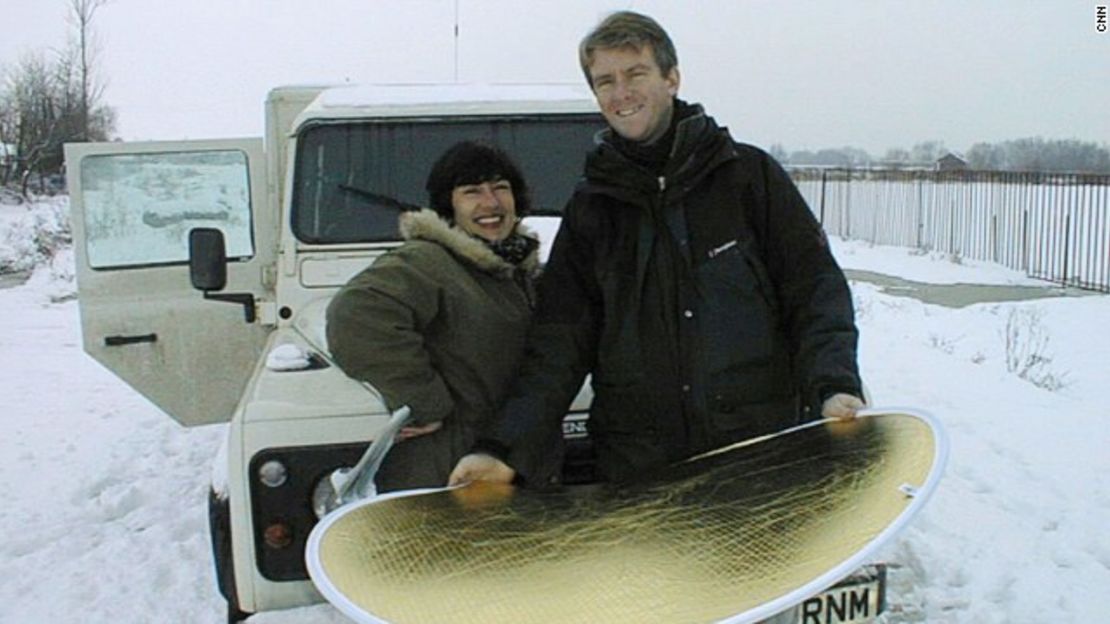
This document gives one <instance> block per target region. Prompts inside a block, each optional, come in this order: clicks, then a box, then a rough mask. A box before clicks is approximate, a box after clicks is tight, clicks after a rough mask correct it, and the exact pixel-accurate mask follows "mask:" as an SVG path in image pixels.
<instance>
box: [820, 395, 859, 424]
mask: <svg viewBox="0 0 1110 624" xmlns="http://www.w3.org/2000/svg"><path fill="white" fill-rule="evenodd" d="M863 406H864V403H863V401H861V400H860V398H859V397H856V396H852V395H850V394H844V393H840V394H834V395H832V396H831V397H829V398H827V399H825V402H824V403H822V404H821V416H822V417H824V418H836V419H838V420H851V419H853V418H855V417H856V412H858V411H859V410H861V409H863Z"/></svg>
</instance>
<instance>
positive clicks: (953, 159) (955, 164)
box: [936, 152, 967, 171]
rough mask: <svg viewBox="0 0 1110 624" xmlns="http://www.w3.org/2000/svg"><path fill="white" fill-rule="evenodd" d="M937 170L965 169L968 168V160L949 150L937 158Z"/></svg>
mask: <svg viewBox="0 0 1110 624" xmlns="http://www.w3.org/2000/svg"><path fill="white" fill-rule="evenodd" d="M936 170H937V171H965V170H967V161H966V160H964V159H963V158H960V157H959V156H957V155H955V154H953V153H952V152H948V153H947V154H945V155H944V156H941V157H940V158H938V159H937V162H936Z"/></svg>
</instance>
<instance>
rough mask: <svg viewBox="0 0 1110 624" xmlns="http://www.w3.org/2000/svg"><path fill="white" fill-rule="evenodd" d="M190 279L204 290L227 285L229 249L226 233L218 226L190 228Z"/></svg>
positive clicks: (221, 287)
mask: <svg viewBox="0 0 1110 624" xmlns="http://www.w3.org/2000/svg"><path fill="white" fill-rule="evenodd" d="M189 280H190V281H191V282H192V283H193V288H196V289H197V290H201V291H204V292H208V291H212V290H223V288H224V286H226V285H227V250H226V246H225V245H224V233H223V232H221V231H220V230H217V229H216V228H193V229H191V230H189Z"/></svg>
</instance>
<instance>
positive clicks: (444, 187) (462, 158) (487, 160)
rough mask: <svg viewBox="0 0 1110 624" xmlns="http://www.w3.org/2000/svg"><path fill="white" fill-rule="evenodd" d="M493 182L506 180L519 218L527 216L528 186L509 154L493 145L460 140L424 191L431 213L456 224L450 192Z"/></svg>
mask: <svg viewBox="0 0 1110 624" xmlns="http://www.w3.org/2000/svg"><path fill="white" fill-rule="evenodd" d="M494 180H507V181H508V182H509V184H511V185H512V186H513V203H514V204H515V206H516V214H517V216H518V217H523V216H525V215H527V214H528V211H529V209H530V208H531V197H530V196H529V193H528V184H527V183H525V181H524V176H523V175H521V173H520V169H518V168H517V166H516V164H514V163H513V161H512V160H511V159H510V158H509V157H508V155H506V154H505V152H502V151H501V150H499V149H497V148H496V147H493V146H492V145H485V144H483V143H475V142H474V141H461V142H459V143H456V144H454V145H452V146H451V147H450V148H448V149H447V151H446V152H444V153H443V155H442V156H440V157H439V159H437V160H436V162H435V164H434V165H432V170H431V172H429V173H428V181H427V183H425V184H424V188H425V189H426V190H427V191H428V201H429V203H430V204H431V205H432V210H435V211H436V212H437V213H438V214H439V216H441V217H443V218H444V219H446V220H447V221H454V217H455V208H454V207H453V206H452V205H451V192H452V191H454V190H455V187H456V186H462V185H464V184H481V183H482V182H492V181H494Z"/></svg>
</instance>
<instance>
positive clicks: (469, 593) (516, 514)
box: [308, 414, 943, 624]
mask: <svg viewBox="0 0 1110 624" xmlns="http://www.w3.org/2000/svg"><path fill="white" fill-rule="evenodd" d="M938 458H941V460H942V459H943V453H940V452H938V430H937V429H936V428H935V426H934V424H933V423H932V422H931V419H929V418H928V417H925V416H923V415H914V414H873V415H868V416H866V417H861V418H860V419H858V420H857V421H855V422H850V423H813V424H811V425H807V426H804V427H801V428H798V429H794V430H791V431H788V432H784V433H782V434H778V435H775V436H771V437H767V438H761V439H757V440H752V441H748V442H744V443H740V444H737V445H733V446H730V447H726V448H724V449H720V450H718V451H714V452H712V453H708V454H706V455H703V456H700V457H698V458H695V459H692V460H689V461H686V462H683V463H680V464H677V465H675V466H670V467H668V468H667V469H666V470H664V471H662V472H659V473H657V474H655V475H652V476H650V477H649V478H648V479H646V480H645V481H644V482H641V483H637V484H636V485H633V486H626V487H621V488H613V487H594V488H592V489H591V488H586V489H582V488H578V489H575V488H571V489H568V490H567V491H563V492H557V493H538V492H532V491H528V490H520V489H514V488H512V487H510V486H495V485H491V484H487V483H475V484H471V485H469V486H466V487H464V488H459V489H454V490H443V491H435V492H431V493H424V494H418V495H412V496H402V497H395V498H387V499H384V500H378V501H374V502H372V503H371V504H361V505H356V506H353V507H351V508H344V509H340V510H338V511H337V512H335V513H333V514H332V515H331V516H329V517H327V518H325V519H324V521H322V522H321V524H320V525H319V526H318V527H317V529H316V531H314V532H313V537H312V539H311V540H310V544H309V550H308V559H309V568H310V570H311V571H312V577H313V580H314V582H315V583H316V584H317V586H318V587H319V588H320V590H321V592H322V593H323V594H324V595H325V597H327V598H328V599H329V600H331V601H332V602H333V603H334V604H336V605H337V606H338V607H339V608H340V609H341V610H342V611H343V612H344V613H346V614H347V615H348V616H351V617H353V618H355V619H356V620H358V621H362V622H377V621H387V622H394V623H397V624H407V623H412V624H435V623H438V622H444V623H451V624H458V623H474V624H490V623H494V622H511V623H514V624H525V623H532V622H535V623H540V622H552V623H559V624H575V623H581V624H596V623H598V622H614V623H617V622H636V623H639V624H644V623H652V622H660V623H666V624H673V623H676V622H714V621H719V620H723V619H727V618H731V617H734V616H737V615H738V614H750V615H751V616H752V617H756V616H760V617H763V616H766V615H769V614H770V612H768V613H764V611H767V607H768V605H772V604H773V606H775V608H776V609H779V608H786V607H788V606H790V605H791V604H794V603H796V602H800V601H801V600H802V599H803V598H804V597H805V595H806V593H805V592H808V593H815V592H816V591H819V590H820V589H822V588H823V587H824V586H826V585H829V584H831V583H833V582H834V581H836V580H838V579H839V578H840V577H842V576H845V575H846V574H848V573H849V572H851V571H852V570H853V569H854V568H855V567H857V566H858V565H860V564H861V563H862V562H863V561H862V559H863V558H864V556H865V555H866V554H868V553H870V552H872V551H873V550H874V549H875V548H877V547H878V545H879V544H880V543H881V541H883V540H884V539H886V538H889V537H890V536H891V535H893V532H894V531H895V530H897V529H898V528H900V527H901V525H903V524H904V521H905V520H907V519H908V516H909V515H911V513H912V511H916V508H918V507H920V505H921V504H923V503H924V498H925V496H926V495H927V494H928V493H929V492H931V490H932V489H933V487H934V486H935V482H936V479H937V478H938V476H939V468H940V464H942V463H943V461H938ZM910 494H916V498H915V497H914V496H911V495H910ZM795 595H796V597H795ZM791 601H792V602H791ZM738 621H740V620H738ZM743 621H747V620H743Z"/></svg>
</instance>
